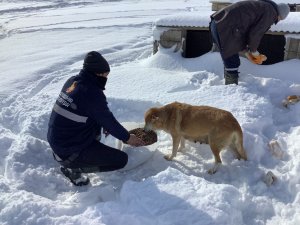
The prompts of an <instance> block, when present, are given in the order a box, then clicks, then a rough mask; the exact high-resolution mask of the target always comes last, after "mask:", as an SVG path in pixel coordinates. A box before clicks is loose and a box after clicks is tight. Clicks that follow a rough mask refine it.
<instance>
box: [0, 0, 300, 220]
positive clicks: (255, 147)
mask: <svg viewBox="0 0 300 225" xmlns="http://www.w3.org/2000/svg"><path fill="white" fill-rule="evenodd" d="M210 7H211V5H210V3H209V2H208V0H200V1H199V0H172V1H171V0H157V1H150V0H141V1H139V0H134V1H133V0H132V1H129V0H124V1H122V0H120V1H108V0H107V1H96V0H95V1H93V0H90V1H80V0H78V1H67V0H60V1H56V0H52V1H25V0H24V1H19V0H14V1H8V0H7V1H1V9H0V11H1V13H0V49H1V53H2V54H0V68H1V71H0V79H1V80H0V87H1V88H0V104H1V105H0V224H3V225H14V224H16V225H19V224H43V225H48V224H107V225H116V224H122V225H140V224H144V225H147V224H149V225H153V224H159V225H167V224H170V225H171V224H172V225H174V224H178V225H182V224H189V225H190V224H198V225H204V224H211V225H212V224H213V225H220V224H222V225H223V224H228V225H229V224H230V225H237V224H238V225H243V224H245V225H262V224H267V225H283V224H284V225H298V224H300V194H299V191H300V176H299V173H300V150H299V146H300V138H299V137H300V117H299V115H300V103H298V104H295V105H291V106H289V107H288V108H285V107H283V106H282V100H283V99H284V98H285V97H286V96H288V95H293V94H296V95H300V74H299V71H300V60H297V59H294V60H289V61H285V62H281V63H277V64H274V65H268V66H259V65H253V64H251V63H250V62H249V61H247V60H246V59H244V58H241V63H242V64H241V67H240V72H241V73H240V83H239V85H238V86H235V85H228V86H225V85H224V79H223V65H222V62H221V58H220V56H219V54H218V53H207V54H205V55H203V56H201V57H198V58H193V59H187V58H182V57H181V55H180V53H178V52H177V53H174V52H173V49H160V50H159V52H158V53H157V54H155V55H152V40H153V37H152V26H153V23H154V21H155V20H156V19H157V18H160V17H163V16H166V15H170V14H174V13H186V12H190V11H197V12H199V14H200V13H206V12H208V11H210ZM91 50H97V51H100V52H101V53H102V54H103V55H104V56H105V57H106V58H107V60H108V61H109V63H110V65H111V73H110V75H109V80H108V82H107V88H106V91H105V93H106V95H107V97H108V102H109V106H110V108H111V110H112V112H113V113H114V115H115V116H116V118H117V119H118V120H119V121H120V122H137V123H142V122H143V115H144V112H145V111H146V110H147V109H149V108H150V107H154V106H162V105H164V104H167V103H170V102H173V101H179V102H185V103H190V104H194V105H210V106H214V107H218V108H222V109H225V110H228V111H230V112H231V113H232V114H233V115H234V116H235V117H236V118H237V120H238V121H239V123H240V125H241V127H242V130H243V133H244V146H245V149H246V151H247V154H248V158H249V159H248V161H243V160H241V161H239V160H237V159H235V158H234V157H233V155H232V154H231V152H230V151H228V150H224V151H223V152H222V154H221V158H222V160H223V164H222V166H220V168H219V170H218V171H217V173H216V174H214V175H209V174H208V173H207V170H208V169H210V168H211V167H212V165H213V162H214V160H213V156H212V152H211V150H210V148H209V146H208V145H205V144H202V145H200V144H195V143H188V144H187V146H186V148H185V149H184V150H183V152H180V153H178V155H177V157H176V158H175V159H174V160H173V161H166V160H165V159H164V158H163V155H164V154H168V153H170V151H171V148H172V140H171V137H170V135H169V134H166V133H164V132H162V131H161V132H158V143H157V144H158V147H157V149H156V151H155V153H154V154H153V156H152V157H150V159H149V160H148V161H146V162H145V163H144V164H142V165H140V166H138V167H136V168H134V169H132V170H127V171H112V172H106V173H95V174H90V175H89V176H90V179H91V184H90V185H88V186H86V187H75V186H72V184H71V183H70V182H69V181H67V180H66V179H65V178H64V177H63V175H62V174H61V173H60V172H59V169H58V168H59V166H58V164H57V163H56V162H55V161H54V160H53V158H52V155H51V149H50V147H49V144H48V143H47V140H46V134H47V126H48V120H49V116H50V113H51V109H52V106H53V104H54V102H55V100H56V97H57V96H58V94H59V92H60V89H61V87H62V85H63V84H64V82H65V81H66V79H68V78H69V77H70V76H72V75H75V74H77V73H78V72H79V70H80V69H81V67H82V61H83V57H84V55H85V54H86V53H87V52H88V51H91ZM271 140H275V141H277V142H278V145H279V147H280V149H281V152H280V153H281V154H280V156H281V157H276V155H274V154H272V152H271V151H270V150H269V148H268V143H269V142H270V141H271ZM114 142H115V140H114V139H113V138H112V137H109V138H108V139H107V140H106V143H108V144H113V143H114ZM269 171H271V172H272V173H273V174H274V175H275V176H276V178H277V179H276V180H275V182H274V183H273V184H272V185H270V186H268V185H267V184H265V183H264V177H265V175H266V174H267V172H269Z"/></svg>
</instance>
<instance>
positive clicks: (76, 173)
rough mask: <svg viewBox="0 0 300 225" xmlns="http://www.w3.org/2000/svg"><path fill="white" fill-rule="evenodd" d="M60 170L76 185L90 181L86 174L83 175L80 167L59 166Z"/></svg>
mask: <svg viewBox="0 0 300 225" xmlns="http://www.w3.org/2000/svg"><path fill="white" fill-rule="evenodd" d="M60 171H61V172H62V173H63V174H64V175H65V176H66V177H67V178H68V179H69V180H70V181H71V182H72V183H73V184H74V185H76V186H83V185H87V184H89V183H90V179H89V178H88V177H87V176H83V175H82V173H81V171H80V169H70V168H65V167H60Z"/></svg>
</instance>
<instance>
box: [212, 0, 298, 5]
mask: <svg viewBox="0 0 300 225" xmlns="http://www.w3.org/2000/svg"><path fill="white" fill-rule="evenodd" d="M240 1H241V0H209V2H211V3H212V2H220V3H236V2H240ZM273 2H275V3H286V4H300V0H273Z"/></svg>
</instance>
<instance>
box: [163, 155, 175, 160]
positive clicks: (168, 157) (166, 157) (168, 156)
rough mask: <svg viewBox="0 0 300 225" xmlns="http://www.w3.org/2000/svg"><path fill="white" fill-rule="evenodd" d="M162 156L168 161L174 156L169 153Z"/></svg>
mask: <svg viewBox="0 0 300 225" xmlns="http://www.w3.org/2000/svg"><path fill="white" fill-rule="evenodd" d="M164 158H165V159H166V160H168V161H171V160H172V159H173V158H174V157H173V156H172V155H171V154H170V155H165V156H164Z"/></svg>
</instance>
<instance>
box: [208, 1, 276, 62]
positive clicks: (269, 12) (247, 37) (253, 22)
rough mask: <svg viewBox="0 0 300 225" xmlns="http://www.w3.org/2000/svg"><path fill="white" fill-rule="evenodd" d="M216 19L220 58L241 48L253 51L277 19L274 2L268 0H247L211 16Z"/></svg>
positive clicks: (235, 52)
mask: <svg viewBox="0 0 300 225" xmlns="http://www.w3.org/2000/svg"><path fill="white" fill-rule="evenodd" d="M211 18H212V19H214V20H215V22H216V26H217V31H218V34H219V38H220V45H221V49H220V50H221V53H222V55H223V58H225V59H226V58H228V57H230V56H232V55H234V54H237V53H238V52H240V51H243V50H250V51H252V52H255V51H256V50H257V48H258V46H259V43H260V41H261V39H262V37H263V35H264V34H265V32H266V31H268V30H269V28H270V27H271V25H272V24H274V23H275V24H276V23H277V22H278V11H277V5H276V3H274V2H273V1H269V0H258V1H256V0H247V1H241V2H237V3H235V4H232V5H229V6H227V7H225V8H223V9H221V10H219V11H218V12H216V13H214V14H212V15H211Z"/></svg>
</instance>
